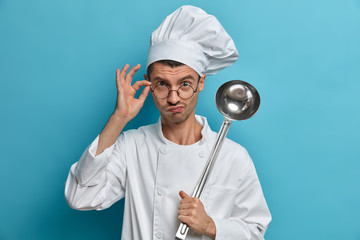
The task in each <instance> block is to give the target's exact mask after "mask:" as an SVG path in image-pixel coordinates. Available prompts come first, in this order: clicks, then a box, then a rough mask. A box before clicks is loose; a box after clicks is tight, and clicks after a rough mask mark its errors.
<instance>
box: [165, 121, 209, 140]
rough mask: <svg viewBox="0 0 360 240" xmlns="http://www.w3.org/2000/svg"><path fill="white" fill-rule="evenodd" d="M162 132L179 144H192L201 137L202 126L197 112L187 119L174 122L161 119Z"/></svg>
mask: <svg viewBox="0 0 360 240" xmlns="http://www.w3.org/2000/svg"><path fill="white" fill-rule="evenodd" d="M161 124H162V132H163V135H164V137H165V138H167V139H168V140H170V141H172V142H173V143H176V144H179V145H190V144H194V143H196V142H198V141H199V140H200V139H201V137H202V136H201V130H202V128H203V127H202V126H201V125H200V123H199V122H198V121H197V120H196V118H195V114H192V115H190V116H189V117H188V118H187V119H186V120H185V121H183V122H179V123H174V122H168V121H166V120H165V119H163V118H162V119H161Z"/></svg>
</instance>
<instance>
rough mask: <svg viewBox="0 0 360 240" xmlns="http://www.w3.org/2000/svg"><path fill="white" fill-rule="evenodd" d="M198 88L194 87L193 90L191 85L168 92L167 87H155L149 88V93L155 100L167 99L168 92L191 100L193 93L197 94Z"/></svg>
mask: <svg viewBox="0 0 360 240" xmlns="http://www.w3.org/2000/svg"><path fill="white" fill-rule="evenodd" d="M198 86H199V82H198V85H197V86H196V88H195V90H194V88H193V87H192V86H191V85H181V86H180V87H179V88H178V89H177V90H170V88H169V87H168V86H167V85H156V86H155V87H154V88H151V87H150V91H151V92H152V93H153V94H154V96H155V97H156V98H160V99H164V98H167V97H169V95H170V92H172V91H175V92H176V93H177V95H178V96H179V97H180V98H182V99H189V98H191V97H192V96H193V95H194V93H196V92H197V89H198Z"/></svg>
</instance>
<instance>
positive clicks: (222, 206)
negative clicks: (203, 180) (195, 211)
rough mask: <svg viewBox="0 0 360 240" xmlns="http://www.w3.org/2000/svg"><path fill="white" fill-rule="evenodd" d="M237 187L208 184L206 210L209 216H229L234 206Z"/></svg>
mask: <svg viewBox="0 0 360 240" xmlns="http://www.w3.org/2000/svg"><path fill="white" fill-rule="evenodd" d="M236 193H237V189H236V188H224V187H220V186H209V189H208V199H206V206H205V209H206V212H207V213H208V214H209V216H211V217H215V218H229V217H230V216H231V213H232V211H233V209H234V206H235V198H236Z"/></svg>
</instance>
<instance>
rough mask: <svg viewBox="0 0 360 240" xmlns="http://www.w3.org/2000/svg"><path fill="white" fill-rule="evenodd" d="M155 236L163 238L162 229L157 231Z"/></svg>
mask: <svg viewBox="0 0 360 240" xmlns="http://www.w3.org/2000/svg"><path fill="white" fill-rule="evenodd" d="M155 236H156V237H157V238H159V239H160V238H162V236H163V235H162V232H160V231H157V232H156V233H155Z"/></svg>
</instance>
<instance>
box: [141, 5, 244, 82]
mask: <svg viewBox="0 0 360 240" xmlns="http://www.w3.org/2000/svg"><path fill="white" fill-rule="evenodd" d="M238 57H239V54H238V52H237V50H236V47H235V44H234V42H233V40H232V39H231V37H230V36H229V34H228V33H227V32H226V31H225V29H224V28H223V27H222V25H221V24H220V22H219V21H218V20H217V19H216V18H215V17H214V16H212V15H209V14H207V13H206V12H204V10H202V9H200V8H197V7H194V6H182V7H180V8H179V9H177V10H176V11H175V12H173V13H172V14H170V15H169V16H167V17H166V18H165V20H164V21H163V22H162V23H161V25H160V26H159V27H158V28H157V29H156V30H155V31H154V32H153V33H152V34H151V39H150V48H149V53H148V60H147V64H146V67H149V65H150V64H151V63H153V62H156V61H159V60H165V59H168V60H175V61H178V62H181V63H184V64H186V65H187V66H189V67H191V68H192V69H194V70H195V71H196V72H197V73H198V74H199V75H200V76H202V75H203V74H204V73H206V74H208V75H211V74H216V73H217V72H218V71H220V70H221V69H223V68H226V67H228V66H230V65H232V64H233V63H234V62H235V61H236V60H237V59H238Z"/></svg>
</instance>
